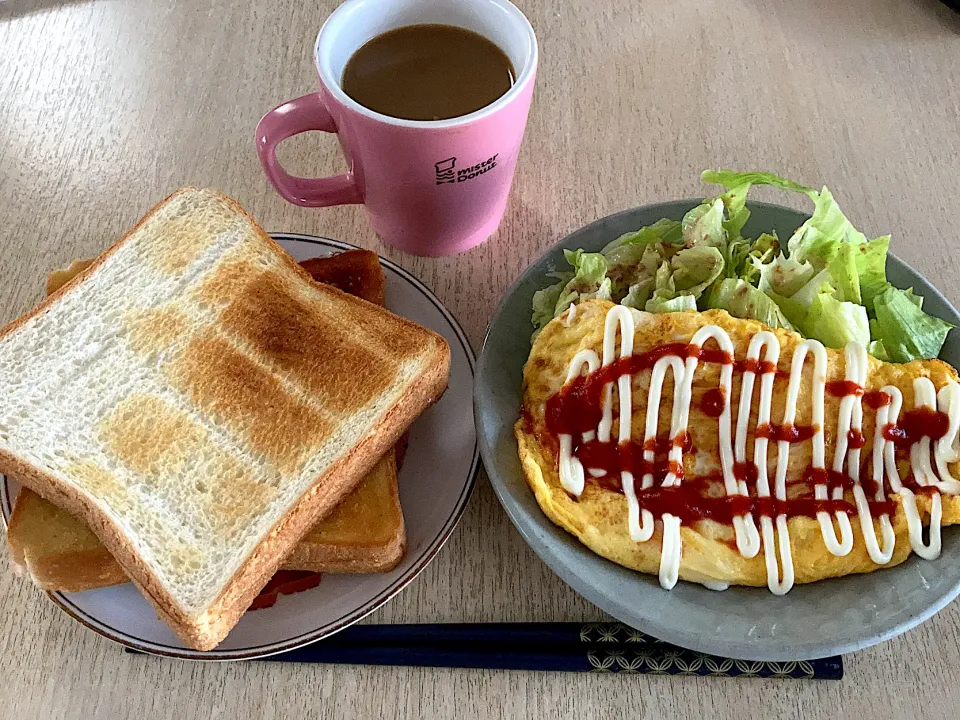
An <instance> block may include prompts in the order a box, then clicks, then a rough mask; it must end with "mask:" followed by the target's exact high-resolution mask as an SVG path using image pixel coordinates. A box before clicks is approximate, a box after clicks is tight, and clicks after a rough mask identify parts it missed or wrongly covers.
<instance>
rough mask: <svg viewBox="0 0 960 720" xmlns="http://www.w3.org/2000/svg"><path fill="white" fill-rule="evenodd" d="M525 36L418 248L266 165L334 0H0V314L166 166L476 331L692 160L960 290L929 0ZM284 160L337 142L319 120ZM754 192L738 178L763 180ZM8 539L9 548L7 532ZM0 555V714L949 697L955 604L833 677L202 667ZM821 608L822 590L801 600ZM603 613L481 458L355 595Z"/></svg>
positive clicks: (353, 711) (665, 194)
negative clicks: (555, 249) (264, 135)
mask: <svg viewBox="0 0 960 720" xmlns="http://www.w3.org/2000/svg"><path fill="white" fill-rule="evenodd" d="M519 4H520V6H521V8H522V9H523V10H524V11H525V12H526V13H527V15H528V16H529V17H530V19H531V21H532V23H533V25H534V27H535V28H536V31H537V33H538V36H539V38H540V43H541V68H540V74H539V78H538V85H537V91H536V96H535V99H534V105H533V109H532V111H531V115H530V123H529V128H528V131H527V138H526V141H525V145H524V150H523V153H522V157H521V161H520V166H519V169H518V173H517V177H516V181H515V185H514V189H513V194H512V197H511V201H510V204H509V207H508V210H507V214H506V218H505V220H504V223H503V225H502V227H501V229H500V231H499V232H498V233H497V235H495V236H494V237H493V238H491V240H490V241H489V242H487V243H486V244H485V245H483V246H481V247H479V248H477V249H475V250H473V251H471V252H468V253H465V254H463V255H459V256H457V257H452V258H445V259H439V260H428V259H420V258H414V257H410V256H404V255H400V254H399V253H397V252H395V251H393V250H392V249H390V248H388V247H385V246H383V245H382V244H381V243H380V242H379V241H378V240H377V238H376V237H375V236H374V235H373V233H372V232H371V231H370V228H369V226H368V224H367V222H366V220H365V218H364V217H363V213H362V210H361V209H360V208H358V207H346V208H337V209H331V210H305V209H302V208H297V207H294V206H292V205H288V204H287V203H285V202H284V201H283V200H281V199H280V198H279V197H278V196H277V195H276V194H275V193H274V192H273V191H272V190H271V189H270V187H269V186H268V183H267V181H266V179H265V178H264V176H263V174H262V173H261V171H260V167H259V164H258V162H257V158H256V153H255V152H254V147H253V128H254V126H255V125H256V122H257V120H258V119H259V118H260V116H261V115H262V114H263V113H264V112H265V111H266V110H268V109H269V108H270V107H272V106H273V105H275V104H278V103H279V102H281V101H283V100H286V99H289V98H291V97H294V96H296V95H300V94H302V93H304V92H307V91H308V90H309V89H311V88H313V87H314V86H315V82H316V80H315V76H314V70H313V68H312V64H311V59H310V56H311V47H312V43H313V39H314V37H315V34H316V32H317V29H318V28H319V26H320V24H321V22H322V20H323V18H324V17H325V16H326V15H327V14H328V13H329V12H330V11H331V10H332V9H333V7H334V5H335V2H334V1H333V0H319V2H315V3H300V2H293V1H292V0H278V1H277V2H271V3H255V2H254V3H221V2H215V1H214V0H189V1H188V0H155V1H154V2H141V1H138V0H6V1H5V2H0V68H2V69H3V70H4V72H2V73H0V219H2V222H3V226H2V227H3V229H2V231H0V232H2V251H0V320H2V321H6V320H9V319H12V318H13V317H15V316H17V315H19V314H20V313H22V312H24V311H25V310H27V309H28V308H30V307H31V306H32V305H33V304H34V303H36V302H37V301H38V300H39V299H40V297H41V295H42V290H43V280H44V278H45V276H46V273H47V271H48V270H49V269H51V268H54V267H60V266H64V265H66V264H68V263H69V261H70V260H71V259H73V258H76V257H88V256H92V255H94V254H96V253H98V252H99V251H100V250H101V249H103V248H104V247H105V246H106V245H107V244H108V243H110V242H111V241H112V240H114V239H116V238H117V237H119V236H120V235H121V234H122V232H123V231H124V230H125V229H126V228H128V227H129V226H130V225H131V224H132V223H133V222H135V221H136V220H137V219H138V218H139V217H140V215H141V214H142V213H143V212H144V211H145V210H146V209H148V208H149V207H150V206H151V205H152V204H153V203H154V202H155V201H157V200H158V199H160V198H161V197H163V196H164V195H166V194H167V193H168V192H170V191H171V190H173V189H175V188H177V187H179V186H181V185H186V184H199V185H211V186H215V187H219V188H221V189H223V190H225V191H226V192H228V193H229V194H230V195H232V196H234V197H236V198H237V199H238V200H239V201H240V202H241V203H243V204H244V205H245V206H246V207H247V208H248V209H249V210H250V211H251V212H252V213H253V214H254V215H255V216H256V217H257V218H259V219H260V221H261V222H262V223H263V224H264V226H265V227H266V228H267V229H270V230H287V231H295V232H306V233H317V234H322V235H328V236H330V237H335V238H340V239H344V240H349V241H351V242H354V243H357V244H359V245H361V246H363V247H367V248H371V249H373V250H376V251H377V252H380V253H382V254H383V255H385V256H387V257H389V258H390V259H392V260H395V261H396V262H398V263H399V264H401V265H402V266H404V267H406V268H408V269H409V270H411V271H412V272H414V273H415V274H416V275H418V276H419V277H421V278H422V279H423V280H424V281H425V282H426V283H427V284H428V285H429V286H430V287H432V288H433V289H434V290H435V291H436V292H437V294H438V295H439V296H440V298H441V299H442V300H443V301H444V302H445V303H446V304H447V306H448V307H449V308H450V309H451V310H452V311H453V312H454V313H455V314H456V316H457V317H458V318H459V319H460V320H461V322H462V323H463V325H464V327H465V329H466V331H467V333H468V334H469V335H470V338H471V340H472V341H473V342H474V344H475V345H476V346H479V344H480V341H481V339H482V337H483V332H484V329H485V327H486V323H487V321H488V319H489V317H490V315H491V312H492V308H493V307H494V305H495V303H496V302H497V300H498V298H499V297H500V296H501V294H502V292H503V290H504V288H505V287H507V285H508V284H509V283H510V282H512V281H513V279H514V278H516V277H517V276H518V275H519V273H520V272H521V271H522V269H523V268H524V267H525V266H526V265H527V264H528V263H530V262H531V261H532V260H533V259H534V258H535V257H536V256H537V255H538V254H539V253H540V252H541V251H542V250H544V249H545V248H546V247H547V246H549V245H550V244H551V243H553V242H554V241H555V240H557V239H558V238H559V237H560V236H562V235H563V234H565V233H566V232H568V231H570V230H572V229H575V228H577V227H579V226H580V225H582V224H584V223H585V222H588V221H590V220H593V219H595V218H596V217H599V216H601V215H605V214H607V213H610V212H613V211H616V210H620V209H623V208H626V207H630V206H632V205H636V204H640V203H647V202H654V201H662V200H668V199H673V198H677V197H687V196H696V195H701V194H703V193H704V192H705V189H704V188H702V187H701V186H700V184H699V182H698V180H697V178H698V176H699V172H700V170H702V169H703V168H707V167H721V166H722V167H726V166H732V167H737V168H743V169H752V168H764V169H771V170H776V171H778V172H781V173H783V174H786V175H789V176H790V177H793V178H796V179H798V180H801V181H804V182H807V183H827V184H829V185H830V188H831V190H833V192H834V194H835V195H836V196H837V197H838V198H839V199H840V201H841V202H842V204H843V207H844V208H845V209H846V210H847V211H848V214H849V215H850V216H851V218H852V219H853V220H854V222H856V223H857V225H858V227H860V228H861V229H863V230H864V231H865V232H866V233H867V234H871V233H873V234H874V235H879V234H882V233H885V232H892V233H893V236H894V248H895V251H896V252H897V254H899V255H900V256H901V257H902V258H904V259H905V260H907V262H909V263H910V264H912V265H913V266H914V267H916V268H917V269H918V270H919V271H920V272H921V273H923V274H924V275H926V276H927V277H928V278H930V279H931V280H932V281H933V282H934V283H935V284H936V285H937V286H938V287H939V288H940V289H941V290H943V291H944V293H945V294H946V295H947V297H948V298H950V299H951V300H952V301H953V302H954V303H958V302H960V288H958V284H957V278H958V277H960V253H958V252H957V248H958V242H960V238H958V231H957V229H956V227H957V223H956V218H957V176H958V172H960V123H958V117H960V16H957V15H954V14H951V12H950V11H949V10H947V9H946V8H945V7H943V6H942V5H941V4H939V3H938V2H936V1H935V0H874V1H873V2H871V3H862V2H843V1H842V0H841V1H838V0H794V2H788V3H787V2H778V1H777V0H677V1H675V2H668V1H667V0H648V1H647V2H643V3H639V2H634V1H632V0H595V1H594V2H586V1H584V2H565V3H559V2H549V1H548V0H522V1H521V2H520V3H519ZM282 159H283V160H284V161H285V162H286V163H287V164H288V165H289V166H290V168H291V169H292V170H295V171H300V172H309V173H316V174H327V173H330V172H334V171H337V170H338V169H340V168H342V167H343V161H342V159H341V158H340V156H339V150H338V148H337V146H336V143H335V142H334V141H333V140H332V139H331V138H329V137H327V136H318V137H313V136H303V137H301V138H297V139H294V140H291V141H289V142H288V143H286V145H285V146H284V148H283V151H282ZM761 196H762V193H761ZM2 553H3V555H4V556H6V554H7V553H6V548H5V546H4V549H3V551H2ZM7 559H8V558H7V557H3V558H0V562H3V565H4V569H0V605H2V608H3V612H2V613H0V658H2V659H3V663H2V665H3V667H4V670H5V672H4V675H3V678H2V680H3V682H2V684H0V708H2V711H0V715H3V716H4V717H12V718H14V717H22V718H28V717H29V718H32V717H57V718H91V717H96V718H101V717H134V718H142V717H150V718H169V719H170V720H182V719H186V718H193V717H197V718H234V717H247V716H256V717H272V716H274V714H276V715H280V716H283V717H323V718H338V719H339V718H349V717H392V716H401V715H402V716H409V717H450V716H454V715H455V716H457V717H461V718H480V717H484V718H487V717H492V718H506V717H526V716H535V715H537V716H538V715H544V716H550V717H594V716H602V717H610V718H620V717H623V718H628V717H629V718H632V719H636V718H647V717H650V718H658V717H665V716H672V715H685V716H686V715H689V716H691V717H699V716H709V717H712V718H728V717H729V718H734V717H749V716H751V715H753V716H761V715H769V716H777V717H783V718H794V717H797V718H799V717H809V718H832V717H834V716H836V715H837V713H838V711H840V709H841V708H843V707H847V706H848V705H849V704H850V703H851V702H853V703H856V704H857V707H858V712H859V713H860V714H862V716H863V717H871V718H884V717H904V716H919V715H924V716H931V717H941V716H946V715H947V714H948V713H949V714H950V715H953V714H954V713H953V711H954V708H955V707H956V706H957V704H958V703H960V688H958V685H957V683H956V680H955V677H956V668H957V667H960V642H958V640H960V638H958V632H960V606H957V605H952V606H950V607H948V608H947V609H945V610H944V611H943V612H941V613H940V615H939V616H937V617H936V618H935V619H934V620H933V621H931V622H929V623H926V624H925V625H923V626H921V627H920V628H918V629H916V630H914V631H912V632H910V633H908V634H906V635H905V636H902V637H900V638H898V639H896V640H893V641H890V642H887V643H885V644H883V645H880V646H878V647H875V648H872V649H869V650H866V651H863V652H860V653H857V654H855V655H852V656H850V657H849V658H848V660H847V678H846V679H845V680H844V681H843V682H841V683H814V682H809V683H797V682H788V681H748V680H716V679H696V678H657V677H639V678H638V677H602V676H590V675H586V676H568V675H564V676H560V675H544V674H537V673H523V672H480V671H437V670H426V669H396V668H394V669H391V668H384V669H376V668H357V667H308V666H292V665H279V664H278V665H272V664H261V663H249V664H244V665H237V664H233V665H200V664H192V663H180V662H174V661H169V660H160V659H156V658H151V657H131V656H127V655H124V654H123V653H122V652H120V651H119V649H118V648H117V647H116V646H114V645H112V644H111V643H109V642H108V641H106V640H103V639H101V638H99V637H98V636H96V635H94V634H92V633H90V632H88V631H86V630H84V629H83V628H81V627H80V626H79V625H77V624H75V623H74V622H72V621H71V620H70V619H69V618H68V617H66V616H65V615H64V614H62V613H60V612H59V611H58V610H57V609H56V608H55V607H54V606H53V605H52V604H51V603H49V602H48V601H46V600H45V599H44V598H43V597H42V596H41V595H40V594H39V593H38V592H37V591H36V590H35V589H34V588H33V587H32V586H31V585H30V584H29V583H27V582H25V581H24V580H22V579H20V578H17V577H14V575H13V574H12V572H11V571H10V570H9V569H6V567H5V566H6V562H5V561H6V560H7ZM824 611H825V612H829V608H825V609H824ZM601 617H602V614H601V613H600V612H599V611H598V610H596V609H595V608H593V607H592V606H590V605H589V604H588V603H586V602H585V601H583V600H582V599H580V598H579V597H578V596H577V595H575V594H574V593H573V592H572V591H571V590H569V589H568V588H567V587H566V586H565V585H564V584H563V583H562V582H560V580H558V579H557V578H556V577H555V576H554V575H553V574H552V573H551V572H550V571H549V570H548V569H546V567H545V566H544V565H543V564H542V563H541V562H540V561H539V560H538V559H537V558H536V556H535V555H534V554H533V553H532V552H531V551H530V550H529V549H527V547H526V546H525V545H524V543H523V541H522V540H521V539H520V537H519V535H518V534H517V533H516V532H515V531H514V530H513V529H512V527H511V526H510V524H509V522H508V520H507V519H506V517H505V515H504V513H503V512H502V511H501V509H500V507H499V505H498V504H497V502H496V499H495V498H494V496H493V493H492V491H491V490H490V488H489V485H488V483H487V482H486V480H485V479H483V478H482V479H481V482H480V484H479V486H478V490H477V493H476V495H475V496H474V498H473V500H472V501H471V503H470V506H469V509H468V511H467V514H466V516H465V517H464V520H463V522H462V524H461V525H460V527H459V529H458V530H457V532H456V533H455V534H454V536H453V538H452V539H451V541H450V542H449V544H448V545H447V546H446V547H445V549H444V550H443V551H442V552H441V554H440V555H439V557H438V558H437V560H436V562H434V563H433V564H432V565H431V566H430V567H429V568H428V569H427V571H426V572H425V573H424V574H423V575H422V576H421V578H420V579H419V580H417V582H415V583H414V584H413V585H412V586H411V587H410V588H409V589H408V590H406V591H405V592H404V593H402V594H401V595H400V596H399V597H398V598H397V599H395V600H394V601H393V602H392V603H390V604H389V605H388V606H387V607H386V608H384V609H383V610H381V611H380V612H378V613H376V614H375V615H374V616H373V617H372V618H370V621H371V622H397V621H404V622H415V621H430V622H436V621H492V620H579V619H598V618H601Z"/></svg>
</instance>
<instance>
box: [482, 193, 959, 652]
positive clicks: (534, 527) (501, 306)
mask: <svg viewBox="0 0 960 720" xmlns="http://www.w3.org/2000/svg"><path fill="white" fill-rule="evenodd" d="M704 199H705V198H697V197H690V198H678V199H675V200H665V201H660V202H652V203H645V204H643V205H636V206H634V207H630V208H626V209H624V210H620V211H618V212H615V213H611V214H609V215H605V216H603V217H600V218H597V219H596V220H593V221H591V222H589V223H587V224H585V225H582V226H580V227H578V228H575V229H573V230H571V231H570V232H568V233H566V234H565V235H563V236H562V237H561V238H560V239H559V240H557V241H556V242H554V243H552V244H550V245H549V246H548V247H546V248H545V249H544V250H543V251H542V252H541V253H540V254H539V255H537V257H536V259H534V260H533V262H531V263H530V264H529V265H528V266H527V267H526V268H525V269H524V270H523V272H522V273H521V274H520V275H519V276H518V277H517V279H516V280H515V281H514V282H513V283H511V284H510V286H509V287H508V288H507V290H505V291H504V294H503V296H502V297H501V299H500V302H499V303H498V304H497V307H496V309H495V311H494V313H493V315H492V316H491V320H490V323H489V324H488V326H487V329H486V332H485V333H484V337H483V342H482V344H481V346H480V353H479V357H478V360H477V371H476V374H475V375H474V386H475V390H474V425H475V427H476V428H477V438H478V441H479V443H480V455H481V458H482V461H483V467H484V471H485V473H486V475H487V477H488V478H489V479H490V484H491V486H493V490H494V493H495V494H496V496H497V500H498V501H499V502H500V504H501V505H502V506H503V509H504V511H505V512H506V514H507V516H508V517H509V518H510V522H511V523H512V524H513V526H514V528H516V530H517V532H518V533H520V536H521V537H522V538H523V540H524V542H526V543H527V545H528V546H529V547H530V548H531V549H532V550H533V551H534V553H536V555H537V556H538V557H539V558H540V559H541V560H542V561H543V562H544V563H545V564H546V565H547V567H549V568H550V570H551V571H553V572H554V573H555V574H556V575H557V576H558V577H559V578H560V579H561V580H563V582H564V583H566V584H567V585H568V586H569V587H570V588H571V589H573V590H574V592H576V593H577V594H578V595H580V596H581V597H583V598H585V599H586V600H587V601H589V602H591V603H593V604H594V605H596V606H597V607H599V608H600V609H601V610H603V611H604V612H606V613H608V614H610V615H611V616H612V617H614V618H616V619H617V620H619V621H621V622H623V623H625V624H627V625H631V626H633V627H636V628H637V629H638V630H641V631H643V632H647V633H649V634H651V635H652V636H654V637H659V635H660V634H661V633H662V630H661V628H660V627H659V626H657V627H656V628H655V629H654V628H653V627H652V626H653V625H654V623H649V624H647V623H641V622H638V621H636V620H633V619H626V618H624V617H622V613H621V612H620V608H617V607H616V606H615V604H614V602H613V600H612V598H611V597H608V595H607V594H606V593H604V592H600V591H597V590H596V589H595V588H594V586H593V585H592V584H591V583H589V582H588V581H587V580H586V579H585V578H584V577H582V576H581V575H580V574H579V573H578V572H577V570H576V568H575V567H573V562H571V561H570V560H569V558H567V557H565V556H567V555H569V549H568V548H567V547H566V546H556V547H554V546H553V545H551V544H550V543H549V542H546V541H544V540H542V539H541V538H539V537H537V533H538V531H540V529H541V527H543V526H545V525H546V524H550V525H553V523H552V522H551V521H550V520H549V519H548V518H546V516H545V515H544V516H543V517H542V519H541V520H538V521H534V522H532V523H531V524H530V525H529V526H528V524H527V522H528V521H527V520H526V519H525V518H524V517H523V515H524V510H523V508H522V506H520V505H519V504H517V505H516V506H515V504H514V501H513V499H512V498H511V496H510V490H509V485H508V482H507V481H506V479H505V476H506V475H507V474H508V473H507V472H506V471H504V472H501V471H500V468H499V467H498V466H497V464H496V461H495V450H494V448H493V446H492V445H491V442H490V439H489V438H488V437H487V435H486V433H485V432H484V431H483V425H484V423H483V422H482V417H481V415H482V410H483V408H481V404H480V401H479V398H480V394H479V392H478V390H479V388H480V384H481V378H482V377H484V376H485V375H486V366H487V363H488V360H489V358H488V353H487V351H488V341H489V339H490V335H491V333H492V331H493V328H494V326H495V325H496V324H498V323H499V322H500V321H501V318H502V317H503V315H504V312H505V311H506V309H507V305H508V302H509V299H510V298H511V297H512V296H513V295H514V294H515V293H516V292H517V291H518V290H519V288H520V287H521V285H523V284H524V283H525V282H526V281H528V280H529V279H530V278H532V277H535V276H537V275H539V274H542V272H541V271H538V270H536V269H535V268H536V266H538V265H540V263H541V262H542V261H544V260H545V258H546V257H547V255H549V254H551V253H553V252H555V251H556V250H557V249H558V248H561V247H564V246H565V245H566V244H567V243H568V241H569V240H570V238H571V237H572V236H574V235H579V234H581V233H584V232H587V231H589V230H590V229H591V228H595V227H599V226H602V225H603V224H604V223H610V222H616V221H617V220H620V219H621V218H623V217H625V216H632V215H634V214H638V213H642V212H644V211H646V212H651V211H655V210H656V209H657V208H661V207H665V206H672V207H677V206H686V207H688V208H693V207H695V206H696V205H699V204H701V203H702V202H703V201H704ZM747 206H748V207H749V208H764V209H767V210H775V211H778V212H783V211H787V212H790V213H791V214H794V215H797V216H798V218H809V217H810V216H811V215H810V213H808V212H805V211H803V210H797V209H796V208H792V207H789V206H787V205H781V204H779V203H771V202H764V201H748V203H747ZM801 222H802V221H801ZM611 239H612V238H611ZM888 258H892V259H893V260H894V262H895V263H896V264H899V265H900V266H902V267H903V268H904V269H905V270H906V271H908V272H909V273H913V274H914V275H915V276H917V277H918V278H921V279H923V280H924V282H925V283H926V287H929V288H930V289H932V291H933V292H932V294H933V295H936V296H937V298H938V299H939V300H940V301H941V302H943V303H944V304H945V305H946V306H947V307H949V308H951V309H952V310H954V312H957V313H958V314H960V312H958V311H957V308H956V307H954V305H953V303H951V302H950V301H949V300H948V299H947V298H946V296H944V294H943V293H942V292H941V291H940V289H939V288H937V287H936V286H935V285H934V284H933V283H931V282H930V281H928V280H927V279H926V277H924V276H923V275H922V274H921V273H919V272H917V271H916V270H914V268H913V267H912V266H910V265H909V264H908V263H906V262H904V261H903V260H901V259H900V258H899V257H897V256H896V255H895V254H894V253H889V255H888ZM926 287H925V288H924V295H927V294H930V293H927V291H926ZM517 417H518V418H519V412H518V415H517ZM521 472H522V471H521ZM522 482H523V486H524V487H527V488H528V487H529V486H528V485H527V481H526V479H525V478H522ZM538 509H539V508H538ZM541 512H542V511H541ZM558 529H559V530H560V531H561V532H562V533H564V534H565V535H566V536H567V539H568V540H569V541H570V542H572V543H577V544H579V545H580V546H581V547H583V548H584V549H585V550H586V551H588V552H592V551H590V550H589V548H586V546H584V545H583V544H582V543H581V542H580V541H579V539H577V538H576V537H574V536H572V535H570V534H569V533H567V531H566V530H564V529H563V528H558ZM593 555H594V556H595V557H596V559H598V560H599V561H602V562H603V563H609V564H611V565H617V563H614V562H613V561H612V560H608V559H607V558H604V557H602V556H601V555H598V554H596V553H593ZM617 566H618V567H622V566H619V565H617ZM627 570H629V568H627ZM638 574H639V573H638ZM958 595H960V581H958V582H956V583H955V584H954V585H953V586H952V588H951V589H950V590H949V591H948V592H944V594H943V595H942V596H941V597H940V598H939V599H938V600H937V601H936V602H934V603H931V604H930V605H928V606H926V607H924V609H923V610H922V611H921V612H918V613H911V614H910V615H909V616H908V617H907V618H905V619H904V620H902V621H901V622H898V623H895V624H894V625H893V626H892V627H890V628H888V629H887V630H885V631H883V632H880V633H877V634H871V635H869V636H867V637H864V638H861V639H860V640H856V641H848V642H844V643H840V644H836V645H832V646H829V647H826V648H825V647H824V646H823V644H821V645H820V646H818V647H816V648H814V649H813V650H812V651H811V650H808V651H800V652H796V651H788V652H782V653H777V652H770V653H763V656H762V657H761V656H760V655H756V654H754V655H745V656H742V657H739V658H736V657H734V656H728V657H731V658H734V659H743V660H747V661H771V662H783V661H802V660H811V659H818V658H823V657H827V656H830V655H842V654H845V653H850V652H855V651H857V650H863V649H864V648H867V647H871V646H873V645H877V644H879V643H882V642H885V641H887V640H890V639H892V638H894V637H896V636H898V635H901V634H903V633H904V632H907V631H908V630H910V629H912V628H914V627H916V626H917V625H919V624H921V623H923V622H925V621H926V620H928V619H930V618H931V617H933V616H934V615H935V614H936V613H938V612H939V611H940V610H942V609H943V608H944V607H946V606H947V605H948V604H950V603H951V602H953V600H955V599H956V598H957V597H958ZM645 624H647V626H646V627H644V625H645ZM688 637H693V638H695V639H694V640H693V641H690V642H688V641H686V639H684V640H683V641H678V640H677V639H675V638H669V637H665V638H661V639H663V640H664V641H665V642H670V643H674V644H676V645H679V646H682V647H686V648H689V649H691V650H694V651H699V652H707V653H712V654H719V655H725V653H724V652H723V651H722V650H719V651H718V649H717V647H716V646H715V645H711V643H710V642H709V641H708V642H702V640H701V638H703V637H704V636H703V634H702V633H690V634H689V635H688ZM725 656H727V655H725Z"/></svg>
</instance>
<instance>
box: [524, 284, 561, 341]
mask: <svg viewBox="0 0 960 720" xmlns="http://www.w3.org/2000/svg"><path fill="white" fill-rule="evenodd" d="M564 285H566V282H564V281H563V280H561V281H560V282H558V283H556V284H555V285H551V286H550V287H545V288H544V289H543V290H537V291H536V292H535V293H534V294H533V318H532V320H533V327H534V328H535V329H536V330H537V331H539V330H540V328H542V327H543V326H544V325H546V324H547V323H548V322H550V321H551V320H553V318H554V315H555V312H556V308H557V301H558V300H559V299H560V293H561V292H563V286H564Z"/></svg>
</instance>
